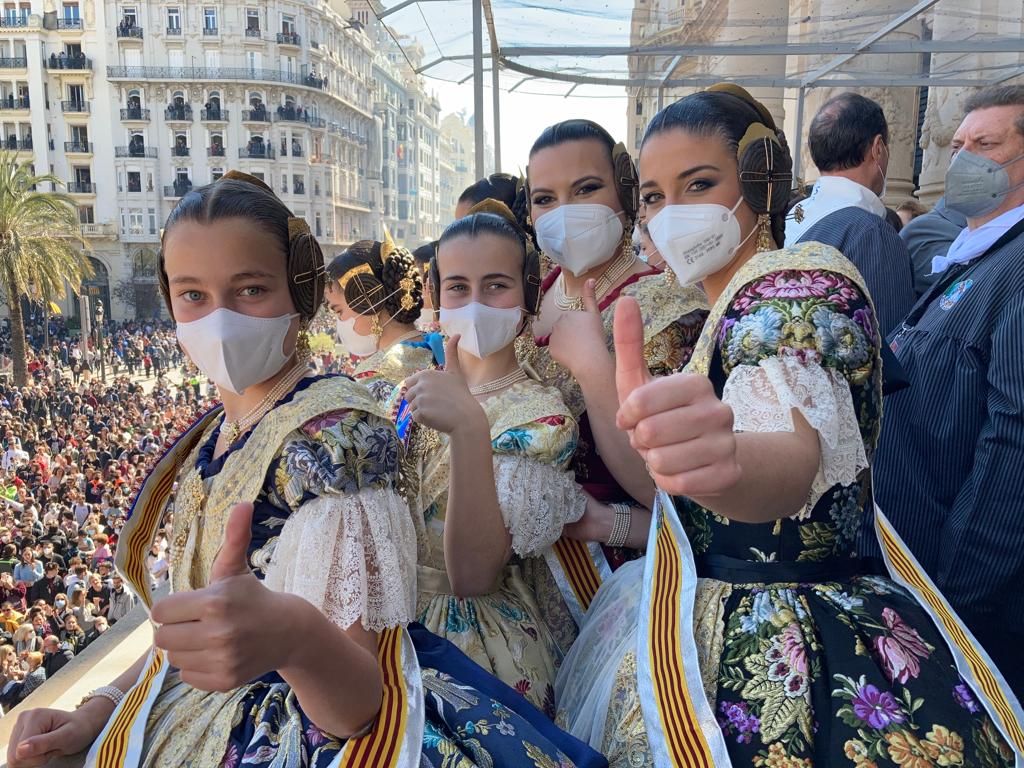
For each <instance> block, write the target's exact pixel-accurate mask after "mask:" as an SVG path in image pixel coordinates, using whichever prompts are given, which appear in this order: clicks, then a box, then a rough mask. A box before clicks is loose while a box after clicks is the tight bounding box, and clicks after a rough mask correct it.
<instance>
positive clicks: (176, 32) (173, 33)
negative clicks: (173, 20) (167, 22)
mask: <svg viewBox="0 0 1024 768" xmlns="http://www.w3.org/2000/svg"><path fill="white" fill-rule="evenodd" d="M167 36H168V37H181V27H168V28H167Z"/></svg>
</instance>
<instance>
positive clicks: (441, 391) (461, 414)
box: [405, 335, 487, 435]
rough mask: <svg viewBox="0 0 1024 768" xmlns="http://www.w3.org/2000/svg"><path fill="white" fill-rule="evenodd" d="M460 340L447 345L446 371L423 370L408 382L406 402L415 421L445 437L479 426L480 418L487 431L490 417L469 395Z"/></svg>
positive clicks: (407, 380) (451, 341)
mask: <svg viewBox="0 0 1024 768" xmlns="http://www.w3.org/2000/svg"><path fill="white" fill-rule="evenodd" d="M460 338H462V337H461V336H459V335H455V336H452V337H451V338H450V339H448V341H447V343H446V344H445V346H444V370H441V371H438V370H430V371H420V372H419V373H416V374H413V375H412V376H410V377H409V378H408V379H406V386H407V389H406V392H405V400H406V402H407V403H409V411H410V413H411V414H412V418H413V420H414V421H415V422H416V423H417V424H422V425H424V426H426V427H430V428H431V429H436V430H437V431H438V432H443V433H444V434H446V435H450V434H452V433H453V432H455V431H456V430H458V429H460V428H462V427H465V426H470V425H472V426H479V425H480V423H481V419H482V420H483V426H484V429H485V431H486V430H487V417H486V415H485V414H484V411H483V408H481V407H480V403H478V402H477V401H476V399H475V398H474V397H473V395H472V394H470V391H469V384H467V383H466V377H465V375H464V374H463V372H462V365H461V363H460V362H459V339H460Z"/></svg>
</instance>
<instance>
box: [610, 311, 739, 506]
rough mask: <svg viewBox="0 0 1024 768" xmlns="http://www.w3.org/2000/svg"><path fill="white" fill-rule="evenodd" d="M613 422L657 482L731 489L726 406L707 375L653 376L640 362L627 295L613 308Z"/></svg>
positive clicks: (687, 490) (674, 489) (638, 328)
mask: <svg viewBox="0 0 1024 768" xmlns="http://www.w3.org/2000/svg"><path fill="white" fill-rule="evenodd" d="M615 384H616V388H617V389H618V393H619V412H618V414H617V416H616V423H617V425H618V427H619V429H623V430H626V432H628V433H629V441H630V444H631V445H632V446H633V448H634V449H635V450H636V451H637V452H638V453H639V454H640V455H641V456H642V457H643V459H644V461H645V462H646V463H647V469H648V471H649V472H650V473H651V477H652V478H653V479H654V482H655V483H657V485H658V487H659V488H661V489H662V490H664V491H667V492H668V493H670V494H674V495H677V496H689V497H691V498H701V497H707V496H714V495H716V494H719V493H723V492H724V491H727V490H728V489H730V488H732V487H733V486H734V485H735V484H736V483H737V482H738V481H739V478H740V465H739V463H738V462H737V459H736V437H735V435H734V433H733V414H732V409H731V408H730V407H729V406H728V405H726V404H725V403H723V402H722V401H721V400H720V399H719V398H718V396H717V395H716V394H715V390H714V387H713V386H712V384H711V381H710V379H708V378H707V377H705V376H697V375H694V374H688V373H677V374H675V375H673V376H666V377H664V378H659V379H654V378H652V377H651V374H650V371H649V370H648V368H647V363H646V362H645V360H644V333H643V322H642V320H641V317H640V308H639V306H638V305H637V303H636V301H634V300H633V299H632V298H629V297H623V298H620V299H619V300H618V301H617V302H616V307H615Z"/></svg>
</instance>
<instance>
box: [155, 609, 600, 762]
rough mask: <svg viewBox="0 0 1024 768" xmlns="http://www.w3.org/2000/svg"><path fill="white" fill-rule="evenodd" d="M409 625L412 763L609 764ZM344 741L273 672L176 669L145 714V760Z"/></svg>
mask: <svg viewBox="0 0 1024 768" xmlns="http://www.w3.org/2000/svg"><path fill="white" fill-rule="evenodd" d="M409 633H410V636H411V637H412V638H413V643H414V645H415V648H416V654H417V658H418V660H419V663H420V667H421V674H422V680H423V690H424V694H425V698H426V702H425V703H426V723H425V727H424V735H423V745H422V752H421V761H420V763H419V766H411V767H410V768H421V767H422V766H433V767H436V768H477V767H479V768H497V767H502V766H507V767H508V768H519V767H520V766H525V767H526V768H530V767H531V766H536V768H574V766H575V767H578V768H606V766H607V761H606V760H605V759H604V758H603V757H602V756H601V755H599V754H598V753H597V752H595V751H594V750H592V749H590V748H589V747H588V746H587V745H586V744H584V743H582V742H580V741H578V740H577V739H575V738H573V737H572V736H570V735H568V734H567V733H565V732H563V731H561V730H559V729H558V728H557V727H556V726H555V725H554V724H553V723H552V722H551V720H550V719H549V718H548V717H546V716H545V715H544V714H542V713H541V712H540V711H539V710H537V709H536V708H535V707H533V706H532V705H531V704H529V703H528V702H527V701H526V700H525V699H524V698H523V697H522V696H521V695H520V694H519V693H518V692H516V691H515V690H513V689H512V688H510V687H508V686H506V685H504V684H503V683H501V682H500V681H499V680H497V679H496V678H494V677H493V676H492V675H490V674H488V673H487V672H485V671H484V670H483V669H481V668H480V667H479V666H478V665H476V664H475V663H473V662H472V661H471V660H470V659H469V658H467V657H466V656H465V655H464V654H463V653H461V652H460V651H459V650H458V649H456V648H455V647H454V646H453V645H452V644H451V643H449V642H447V641H445V640H443V639H442V638H439V637H437V636H435V635H433V634H431V633H430V632H428V631H427V630H426V629H424V628H423V627H421V626H418V625H413V626H411V627H410V628H409ZM343 745H344V743H343V742H341V741H339V740H337V739H334V738H333V737H331V736H329V735H327V734H325V733H324V732H323V731H321V730H320V729H319V728H317V727H316V726H315V725H314V724H313V723H312V722H311V721H310V720H309V718H307V717H306V716H305V714H304V713H303V712H302V709H301V707H300V706H299V702H298V699H297V698H296V696H295V693H294V691H292V690H291V688H290V687H289V686H288V685H287V684H286V683H285V682H284V681H283V680H282V679H281V678H280V676H278V675H277V674H276V673H270V674H268V675H265V676H264V677H262V678H260V679H259V680H256V681H254V682H253V683H250V684H249V685H246V686H243V687H242V688H239V689H236V690H235V691H230V692H228V693H216V692H213V693H207V692H204V691H199V690H197V689H195V688H192V687H191V686H189V685H187V684H186V683H183V682H182V681H181V679H180V678H179V676H178V674H177V672H176V671H174V670H171V671H169V672H168V674H167V677H166V678H165V680H164V683H163V687H162V688H161V691H160V694H159V696H158V697H157V700H156V703H155V704H154V706H153V709H152V710H151V711H150V714H149V718H148V720H147V725H146V737H145V745H144V747H143V755H144V757H143V759H142V763H141V765H143V766H145V767H146V768H172V766H173V768H179V767H190V768H212V767H213V766H222V767H223V768H236V767H237V766H243V765H244V766H256V767H257V768H271V766H273V768H328V766H330V765H331V764H332V762H333V761H334V760H335V759H336V758H337V756H338V753H339V751H340V750H341V748H342V746H343ZM403 768H405V767H404V766H403Z"/></svg>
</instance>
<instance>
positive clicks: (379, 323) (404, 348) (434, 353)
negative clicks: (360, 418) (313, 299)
mask: <svg viewBox="0 0 1024 768" xmlns="http://www.w3.org/2000/svg"><path fill="white" fill-rule="evenodd" d="M327 276H328V281H327V291H326V292H325V298H326V300H327V306H328V307H329V308H330V310H331V311H332V312H334V314H335V316H336V318H337V321H336V326H337V332H338V337H339V339H341V344H342V346H343V347H344V348H345V351H346V352H347V353H348V354H349V355H354V356H355V357H357V358H359V363H358V364H357V365H356V368H355V372H354V376H355V378H356V380H357V381H359V382H361V383H362V384H364V385H365V386H366V387H368V388H369V389H370V392H371V394H372V395H373V396H374V397H375V398H376V399H377V400H379V401H380V402H384V401H386V400H387V399H388V397H390V396H391V392H392V390H393V389H394V387H395V385H396V384H398V382H400V381H401V380H402V379H404V378H406V377H407V376H411V375H412V374H413V373H415V372H416V371H422V370H423V369H424V368H427V367H430V366H432V365H437V364H438V361H439V360H440V359H442V357H443V354H444V351H443V348H442V346H441V345H442V341H441V338H440V337H439V336H437V335H432V336H426V337H425V336H424V335H423V334H422V333H420V331H419V330H417V328H416V326H415V325H414V323H415V322H416V320H417V319H419V316H420V312H421V310H422V309H423V281H422V279H421V277H420V271H419V269H418V268H417V266H416V261H415V259H413V257H412V254H411V253H409V252H408V251H407V250H405V249H404V248H399V247H398V246H396V245H395V243H394V242H393V241H392V240H391V236H390V235H388V234H385V237H384V241H383V242H380V243H378V242H374V241H372V240H361V241H359V242H357V243H353V244H352V245H351V246H349V247H348V248H346V249H345V250H344V251H342V252H341V254H340V255H338V256H337V257H336V258H335V259H334V260H333V261H332V262H331V263H330V265H329V266H328V267H327Z"/></svg>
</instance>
